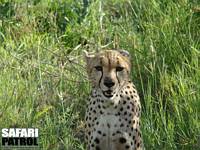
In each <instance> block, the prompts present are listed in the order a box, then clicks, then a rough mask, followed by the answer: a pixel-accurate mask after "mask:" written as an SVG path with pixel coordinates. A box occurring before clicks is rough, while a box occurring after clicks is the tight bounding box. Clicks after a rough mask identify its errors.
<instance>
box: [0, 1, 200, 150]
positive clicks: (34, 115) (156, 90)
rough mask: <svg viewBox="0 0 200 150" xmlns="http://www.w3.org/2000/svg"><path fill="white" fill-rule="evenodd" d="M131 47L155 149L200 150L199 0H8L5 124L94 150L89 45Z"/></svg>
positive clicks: (0, 16)
mask: <svg viewBox="0 0 200 150" xmlns="http://www.w3.org/2000/svg"><path fill="white" fill-rule="evenodd" d="M100 47H104V48H122V49H127V50H128V51H129V52H130V53H131V55H132V64H133V66H132V80H133V81H134V83H135V84H136V86H137V88H138V91H139V93H140V96H141V102H142V108H143V109H142V132H143V138H144V144H145V147H146V149H147V150H154V149H166V150H171V149H198V148H200V1H199V0H177V1H175V0H162V1H161V0H109V1H105V0H91V1H89V2H88V1H87V0H83V1H82V0H55V1H52V0H1V1H0V128H3V127H7V128H8V127H37V128H39V130H40V145H41V147H42V149H49V150H51V149H59V150H62V149H63V150H64V149H65V150H84V149H85V144H84V138H83V129H84V122H83V118H84V112H85V104H86V101H87V95H88V94H89V92H90V86H89V83H88V80H87V75H86V72H85V69H84V61H83V59H82V51H83V50H88V51H96V50H98V49H100Z"/></svg>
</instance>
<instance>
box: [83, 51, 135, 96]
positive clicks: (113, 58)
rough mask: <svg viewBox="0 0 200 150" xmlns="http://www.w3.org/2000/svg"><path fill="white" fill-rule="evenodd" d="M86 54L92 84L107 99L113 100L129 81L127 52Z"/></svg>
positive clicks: (129, 65) (129, 66)
mask: <svg viewBox="0 0 200 150" xmlns="http://www.w3.org/2000/svg"><path fill="white" fill-rule="evenodd" d="M84 53H85V58H86V64H87V65H86V68H87V73H88V76H89V79H90V81H91V84H92V86H93V87H94V88H99V89H100V91H101V92H102V95H103V96H105V97H106V98H109V99H111V98H113V97H114V96H115V95H116V94H117V93H118V91H119V89H120V88H121V87H122V86H123V85H124V83H125V82H127V81H128V80H129V74H130V68H131V64H130V59H129V53H128V52H127V51H124V50H122V51H117V50H104V51H101V52H99V53H88V52H86V51H85V52H84Z"/></svg>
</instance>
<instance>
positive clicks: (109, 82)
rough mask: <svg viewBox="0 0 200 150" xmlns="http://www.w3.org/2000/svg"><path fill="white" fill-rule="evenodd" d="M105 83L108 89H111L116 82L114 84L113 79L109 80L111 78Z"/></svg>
mask: <svg viewBox="0 0 200 150" xmlns="http://www.w3.org/2000/svg"><path fill="white" fill-rule="evenodd" d="M103 83H104V85H105V86H107V87H108V88H111V87H112V86H114V85H115V82H113V81H112V79H111V78H109V77H105V79H104V82H103Z"/></svg>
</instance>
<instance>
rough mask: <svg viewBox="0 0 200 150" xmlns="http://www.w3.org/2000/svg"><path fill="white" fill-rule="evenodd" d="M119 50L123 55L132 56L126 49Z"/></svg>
mask: <svg viewBox="0 0 200 150" xmlns="http://www.w3.org/2000/svg"><path fill="white" fill-rule="evenodd" d="M118 51H119V53H120V54H122V55H123V56H125V57H128V58H130V54H129V52H128V51H126V50H118Z"/></svg>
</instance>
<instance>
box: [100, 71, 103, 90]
mask: <svg viewBox="0 0 200 150" xmlns="http://www.w3.org/2000/svg"><path fill="white" fill-rule="evenodd" d="M102 78H103V71H101V77H100V80H99V88H100V84H101V80H102Z"/></svg>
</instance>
